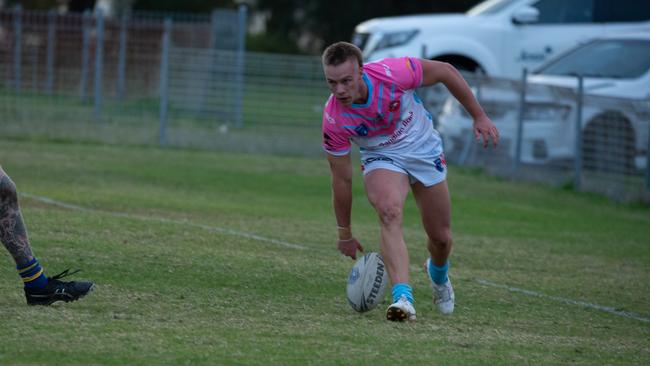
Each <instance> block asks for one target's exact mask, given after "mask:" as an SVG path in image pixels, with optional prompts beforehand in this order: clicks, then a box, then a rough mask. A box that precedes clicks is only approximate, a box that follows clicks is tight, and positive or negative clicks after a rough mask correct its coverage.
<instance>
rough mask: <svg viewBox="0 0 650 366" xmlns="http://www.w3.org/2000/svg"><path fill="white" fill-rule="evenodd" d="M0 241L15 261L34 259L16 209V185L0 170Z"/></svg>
mask: <svg viewBox="0 0 650 366" xmlns="http://www.w3.org/2000/svg"><path fill="white" fill-rule="evenodd" d="M0 241H2V244H4V246H5V248H7V250H8V251H9V253H10V254H11V256H12V257H13V258H14V261H16V264H18V265H20V264H22V263H27V262H29V261H31V260H32V259H33V258H34V255H33V254H32V248H31V247H30V245H29V240H28V239H27V229H26V228H25V223H24V222H23V217H22V215H21V214H20V207H18V193H17V191H16V185H15V184H14V182H13V181H12V180H11V178H9V176H8V175H7V174H6V173H5V172H4V171H3V170H2V168H0Z"/></svg>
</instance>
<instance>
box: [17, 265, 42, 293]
mask: <svg viewBox="0 0 650 366" xmlns="http://www.w3.org/2000/svg"><path fill="white" fill-rule="evenodd" d="M16 269H17V270H18V274H19V275H20V277H22V279H23V284H24V285H25V288H29V289H38V288H43V287H45V286H46V285H47V282H48V280H47V277H46V276H45V271H43V267H41V265H40V263H38V260H37V259H36V258H33V259H32V260H31V261H29V262H27V263H21V264H19V265H17V266H16Z"/></svg>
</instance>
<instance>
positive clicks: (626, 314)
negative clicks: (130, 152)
mask: <svg viewBox="0 0 650 366" xmlns="http://www.w3.org/2000/svg"><path fill="white" fill-rule="evenodd" d="M21 195H23V196H25V197H28V198H31V199H34V200H36V201H40V202H43V203H46V204H49V205H53V206H58V207H63V208H67V209H71V210H76V211H82V212H94V213H100V214H108V215H111V216H115V217H125V218H132V219H138V220H144V221H156V222H162V223H171V224H178V225H188V226H193V227H197V228H201V229H204V230H207V231H213V232H218V233H223V234H228V235H233V236H239V237H242V238H246V239H252V240H257V241H262V242H265V243H272V244H277V245H281V246H283V247H286V248H291V249H300V250H305V249H310V248H308V247H305V246H303V245H299V244H292V243H289V242H286V241H283V240H277V239H271V238H267V237H264V236H260V235H256V234H251V233H246V232H243V231H237V230H232V229H226V228H222V227H219V226H209V225H203V224H196V223H193V222H191V221H187V220H172V219H166V218H161V217H149V216H142V215H134V214H129V213H126V212H115V211H102V210H96V209H91V208H87V207H82V206H77V205H73V204H70V203H65V202H60V201H56V200H53V199H51V198H48V197H43V196H38V195H34V194H30V193H25V192H22V193H21ZM476 282H478V283H479V284H481V285H484V286H491V287H496V288H501V289H505V290H508V291H510V292H517V293H520V294H524V295H527V296H531V297H538V298H541V299H547V300H553V301H557V302H562V303H565V304H569V305H577V306H581V307H584V308H589V309H595V310H600V311H604V312H606V313H609V314H613V315H616V316H620V317H623V318H628V319H635V320H639V321H642V322H644V323H650V319H648V318H644V317H643V316H641V315H639V314H636V313H633V312H629V311H621V310H616V309H615V308H612V307H608V306H602V305H598V304H592V303H589V302H585V301H578V300H572V299H567V298H564V297H559V296H550V295H544V294H542V293H539V292H535V291H530V290H525V289H522V288H518V287H512V286H507V285H502V284H498V283H495V282H492V281H488V280H484V279H476Z"/></svg>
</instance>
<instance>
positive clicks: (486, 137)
mask: <svg viewBox="0 0 650 366" xmlns="http://www.w3.org/2000/svg"><path fill="white" fill-rule="evenodd" d="M481 135H482V137H483V148H487V147H488V144H489V143H490V133H489V132H488V131H482V132H481Z"/></svg>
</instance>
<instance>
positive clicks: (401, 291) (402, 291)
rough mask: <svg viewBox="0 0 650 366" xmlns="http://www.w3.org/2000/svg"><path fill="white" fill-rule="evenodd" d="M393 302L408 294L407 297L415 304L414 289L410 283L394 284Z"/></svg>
mask: <svg viewBox="0 0 650 366" xmlns="http://www.w3.org/2000/svg"><path fill="white" fill-rule="evenodd" d="M392 293H393V302H397V300H399V298H400V297H402V295H404V296H406V299H407V300H408V301H409V302H410V303H411V304H413V301H414V300H413V289H412V288H411V286H409V284H408V283H396V284H394V285H393V291H392Z"/></svg>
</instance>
